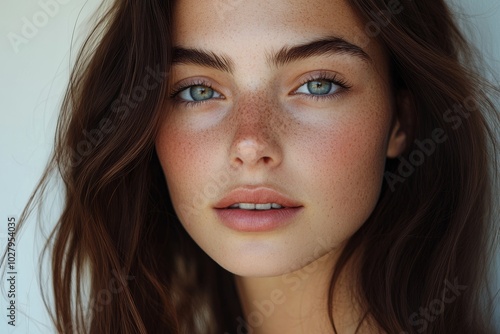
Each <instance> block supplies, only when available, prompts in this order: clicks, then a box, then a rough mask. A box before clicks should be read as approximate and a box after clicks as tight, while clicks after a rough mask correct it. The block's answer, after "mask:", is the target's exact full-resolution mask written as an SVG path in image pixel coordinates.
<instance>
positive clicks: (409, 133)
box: [387, 89, 415, 158]
mask: <svg viewBox="0 0 500 334" xmlns="http://www.w3.org/2000/svg"><path fill="white" fill-rule="evenodd" d="M414 125H415V124H414V108H413V100H412V96H411V94H410V92H409V91H408V90H406V89H401V90H399V91H398V93H397V95H396V106H395V113H394V117H393V122H392V127H391V133H390V137H389V142H388V144H387V157H388V158H396V157H397V156H399V155H401V154H402V153H403V152H404V151H405V150H406V149H407V148H408V147H409V145H410V139H411V138H412V137H413V129H414Z"/></svg>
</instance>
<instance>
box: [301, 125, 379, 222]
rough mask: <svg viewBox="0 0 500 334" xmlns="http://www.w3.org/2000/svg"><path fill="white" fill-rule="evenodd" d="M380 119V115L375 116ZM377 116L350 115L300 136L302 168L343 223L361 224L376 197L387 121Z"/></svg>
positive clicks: (314, 189)
mask: <svg viewBox="0 0 500 334" xmlns="http://www.w3.org/2000/svg"><path fill="white" fill-rule="evenodd" d="M378 116H381V115H378ZM374 119H378V121H376V120H375V121H374ZM374 119H371V120H369V119H362V120H360V119H351V120H344V121H343V122H342V123H340V122H338V123H335V124H333V123H332V124H330V126H329V127H328V128H324V129H321V130H318V129H316V131H308V132H309V137H302V138H308V139H306V140H303V139H302V140H300V141H299V142H298V143H297V147H300V152H299V153H298V155H299V156H301V157H302V158H301V159H300V161H301V163H300V166H299V167H298V171H299V170H300V172H301V173H302V175H306V176H307V177H303V180H304V181H305V182H306V183H304V184H303V189H308V191H309V192H310V193H309V194H307V197H309V198H314V199H315V200H316V203H314V205H316V204H317V203H319V204H320V207H321V208H323V209H324V210H325V211H324V212H326V213H327V215H328V216H330V218H335V219H334V220H335V221H337V222H338V223H339V224H341V223H342V222H345V223H348V224H349V225H352V224H354V225H356V224H357V225H359V224H362V223H363V222H364V221H365V220H366V218H368V216H369V214H370V213H371V212H372V211H373V209H374V207H375V204H376V202H377V199H378V196H379V193H380V189H381V185H382V180H383V170H384V164H385V153H386V145H387V144H386V140H387V131H388V129H387V126H386V122H384V121H381V119H383V117H378V118H374Z"/></svg>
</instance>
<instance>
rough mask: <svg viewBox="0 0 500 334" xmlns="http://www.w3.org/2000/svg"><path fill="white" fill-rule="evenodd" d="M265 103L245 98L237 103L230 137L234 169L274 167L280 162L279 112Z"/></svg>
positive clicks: (280, 120)
mask: <svg viewBox="0 0 500 334" xmlns="http://www.w3.org/2000/svg"><path fill="white" fill-rule="evenodd" d="M266 101H268V100H267V99H266V100H263V99H260V100H256V99H248V100H246V101H241V102H239V103H238V105H237V107H236V108H235V109H234V110H233V113H232V117H231V118H230V122H232V124H231V128H232V129H235V130H233V133H234V135H233V138H232V143H231V154H230V159H231V164H232V166H234V167H241V166H246V168H258V167H259V166H261V167H262V166H264V167H266V168H273V167H276V166H278V165H279V164H280V163H281V161H282V147H281V142H282V140H283V139H284V138H283V136H282V133H281V131H279V129H280V125H281V124H282V122H283V120H282V119H280V116H279V110H278V108H277V107H276V106H274V107H273V106H272V105H271V103H268V102H266Z"/></svg>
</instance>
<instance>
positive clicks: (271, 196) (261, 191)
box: [215, 187, 302, 209]
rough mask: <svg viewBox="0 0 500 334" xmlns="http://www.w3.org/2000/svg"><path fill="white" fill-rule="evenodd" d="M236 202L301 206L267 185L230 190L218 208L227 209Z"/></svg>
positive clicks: (216, 206)
mask: <svg viewBox="0 0 500 334" xmlns="http://www.w3.org/2000/svg"><path fill="white" fill-rule="evenodd" d="M236 203H255V204H258V203H260V204H265V203H276V204H279V205H281V206H283V207H300V206H302V205H301V204H300V203H298V202H297V201H295V200H293V199H291V198H289V197H287V196H285V195H283V194H281V193H279V192H277V191H276V190H274V189H271V188H267V187H258V188H249V187H240V188H236V189H234V190H232V191H230V192H229V193H228V194H227V195H226V196H224V198H222V199H221V200H220V201H219V202H218V203H217V204H215V208H216V209H225V208H228V207H229V206H231V205H233V204H236Z"/></svg>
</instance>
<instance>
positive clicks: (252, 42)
mask: <svg viewBox="0 0 500 334" xmlns="http://www.w3.org/2000/svg"><path fill="white" fill-rule="evenodd" d="M293 4H294V5H293V6H290V2H289V1H285V0H282V1H271V2H270V1H263V0H255V1H242V2H240V3H239V4H238V6H236V7H235V8H234V10H231V11H230V12H226V13H224V19H222V18H221V17H220V15H219V13H218V12H217V8H216V6H214V5H213V3H212V2H199V1H195V0H183V1H179V3H178V4H177V6H176V8H175V12H174V17H175V20H174V30H173V31H174V36H173V38H174V44H176V45H182V46H183V47H189V48H199V49H204V50H209V51H212V52H214V53H217V54H224V55H225V56H227V57H229V58H231V60H232V63H233V65H234V72H233V73H232V74H229V73H226V72H222V71H219V70H216V69H211V68H207V67H202V66H198V65H192V64H182V65H175V66H174V68H173V69H172V72H171V77H170V83H171V84H172V85H173V86H175V85H176V83H178V82H180V81H182V80H185V79H189V78H200V77H202V78H204V79H205V80H207V81H209V82H210V83H211V85H212V87H213V89H215V90H216V91H218V92H220V93H221V94H222V95H223V99H212V100H210V101H208V102H205V103H203V104H200V105H198V106H186V105H184V104H182V103H176V104H174V105H173V106H172V107H171V108H170V109H169V110H167V111H166V117H165V120H164V123H163V124H162V127H161V131H160V133H159V135H158V137H157V139H156V149H157V152H158V156H159V158H160V161H161V164H162V168H163V170H164V173H165V176H166V179H167V184H168V187H169V192H170V195H171V199H172V201H173V205H174V208H175V209H176V212H177V214H178V215H179V218H180V220H181V222H182V224H183V226H184V227H185V228H186V230H187V231H188V233H189V234H190V235H191V236H192V237H193V239H194V240H195V241H196V242H197V243H198V244H199V246H200V247H201V248H202V249H203V250H204V251H205V252H207V254H208V255H209V256H211V257H212V258H213V259H214V260H215V261H216V262H217V263H219V264H220V265H221V266H222V267H224V268H226V269H227V270H229V271H230V272H233V273H235V274H237V275H241V276H276V275H280V274H284V273H287V272H290V271H291V270H292V269H297V263H301V264H303V265H306V264H307V263H310V262H311V259H312V260H317V259H318V258H320V257H322V256H324V255H325V254H327V253H329V252H331V251H332V250H338V249H339V248H340V247H341V246H342V245H344V244H345V242H346V241H347V240H348V239H349V238H350V237H351V236H352V235H353V234H354V233H355V232H356V231H357V230H358V229H359V228H360V227H361V226H362V224H363V223H364V222H365V221H366V219H367V218H368V216H369V215H370V213H371V212H372V211H373V209H374V207H375V204H376V202H377V199H378V197H379V194H380V189H381V185H382V180H383V171H384V163H385V159H386V157H387V156H388V155H390V156H397V155H398V154H399V152H400V151H401V150H402V149H403V148H402V145H401V140H400V138H399V137H398V135H397V134H396V132H395V131H394V130H393V128H392V127H391V125H392V120H393V114H394V112H395V110H394V99H393V92H391V90H390V88H389V85H388V84H387V82H388V81H389V77H388V73H389V70H388V65H387V63H388V61H387V56H386V54H385V53H384V50H383V49H382V48H381V46H380V45H379V44H378V43H376V42H375V41H372V42H371V43H369V44H368V45H367V46H366V47H365V48H364V49H365V52H366V53H368V55H369V56H370V57H371V59H372V61H371V62H362V61H360V60H358V59H355V58H354V57H352V56H349V55H335V56H331V55H329V56H320V57H312V58H308V59H302V60H300V61H296V62H293V63H290V64H287V65H285V66H283V67H273V66H271V65H269V63H268V62H267V58H266V55H269V54H271V53H272V52H275V51H278V50H280V49H281V48H282V47H283V46H286V45H295V44H302V43H305V42H309V41H311V40H313V39H317V38H319V37H325V36H332V35H335V36H342V37H343V38H345V39H346V40H348V41H351V42H352V43H354V41H355V40H356V36H354V35H353V31H356V30H355V29H354V27H356V26H357V27H360V26H362V21H361V20H360V19H359V18H358V17H357V16H356V14H355V12H354V11H352V9H351V8H350V7H349V6H348V4H347V3H346V2H345V1H340V0H337V1H327V0H323V1H315V2H314V5H312V3H311V2H309V1H305V0H304V1H303V0H299V1H294V2H293ZM358 31H359V30H358ZM318 70H327V71H333V72H336V73H340V75H341V76H342V77H343V78H345V79H346V80H347V81H348V82H349V83H350V85H352V88H351V89H350V90H348V91H346V92H344V93H342V94H339V95H338V96H337V97H336V98H333V99H329V100H322V101H318V100H313V99H310V98H306V97H305V96H304V95H296V94H292V93H293V92H294V90H295V89H297V88H298V87H299V85H300V84H301V83H302V81H301V79H303V76H304V74H307V73H311V72H313V71H318ZM221 173H223V174H224V175H228V176H229V180H228V181H227V182H214V176H215V175H221ZM248 184H266V185H267V186H271V187H273V188H275V189H276V190H278V191H280V192H282V193H284V194H286V195H287V196H289V197H291V198H293V199H295V200H296V201H298V202H300V203H301V204H302V205H303V206H304V210H303V212H302V213H301V214H300V215H299V216H298V217H297V218H296V219H295V220H294V221H293V222H292V223H291V224H289V225H287V226H286V227H284V228H280V229H277V230H274V231H270V232H253V233H249V232H246V233H243V232H236V231H233V230H231V229H229V228H227V227H225V226H224V225H222V224H221V223H220V222H219V221H218V219H217V216H216V214H215V212H214V209H213V206H214V205H215V204H216V203H217V202H218V200H220V199H221V198H222V197H223V196H225V194H227V192H228V191H229V190H230V189H232V188H233V187H235V186H241V185H248ZM320 239H321V240H329V241H330V244H329V246H328V247H322V248H321V251H320V252H318V251H317V248H318V246H319V245H320V243H319V242H318V240H320ZM306 259H307V260H306Z"/></svg>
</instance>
